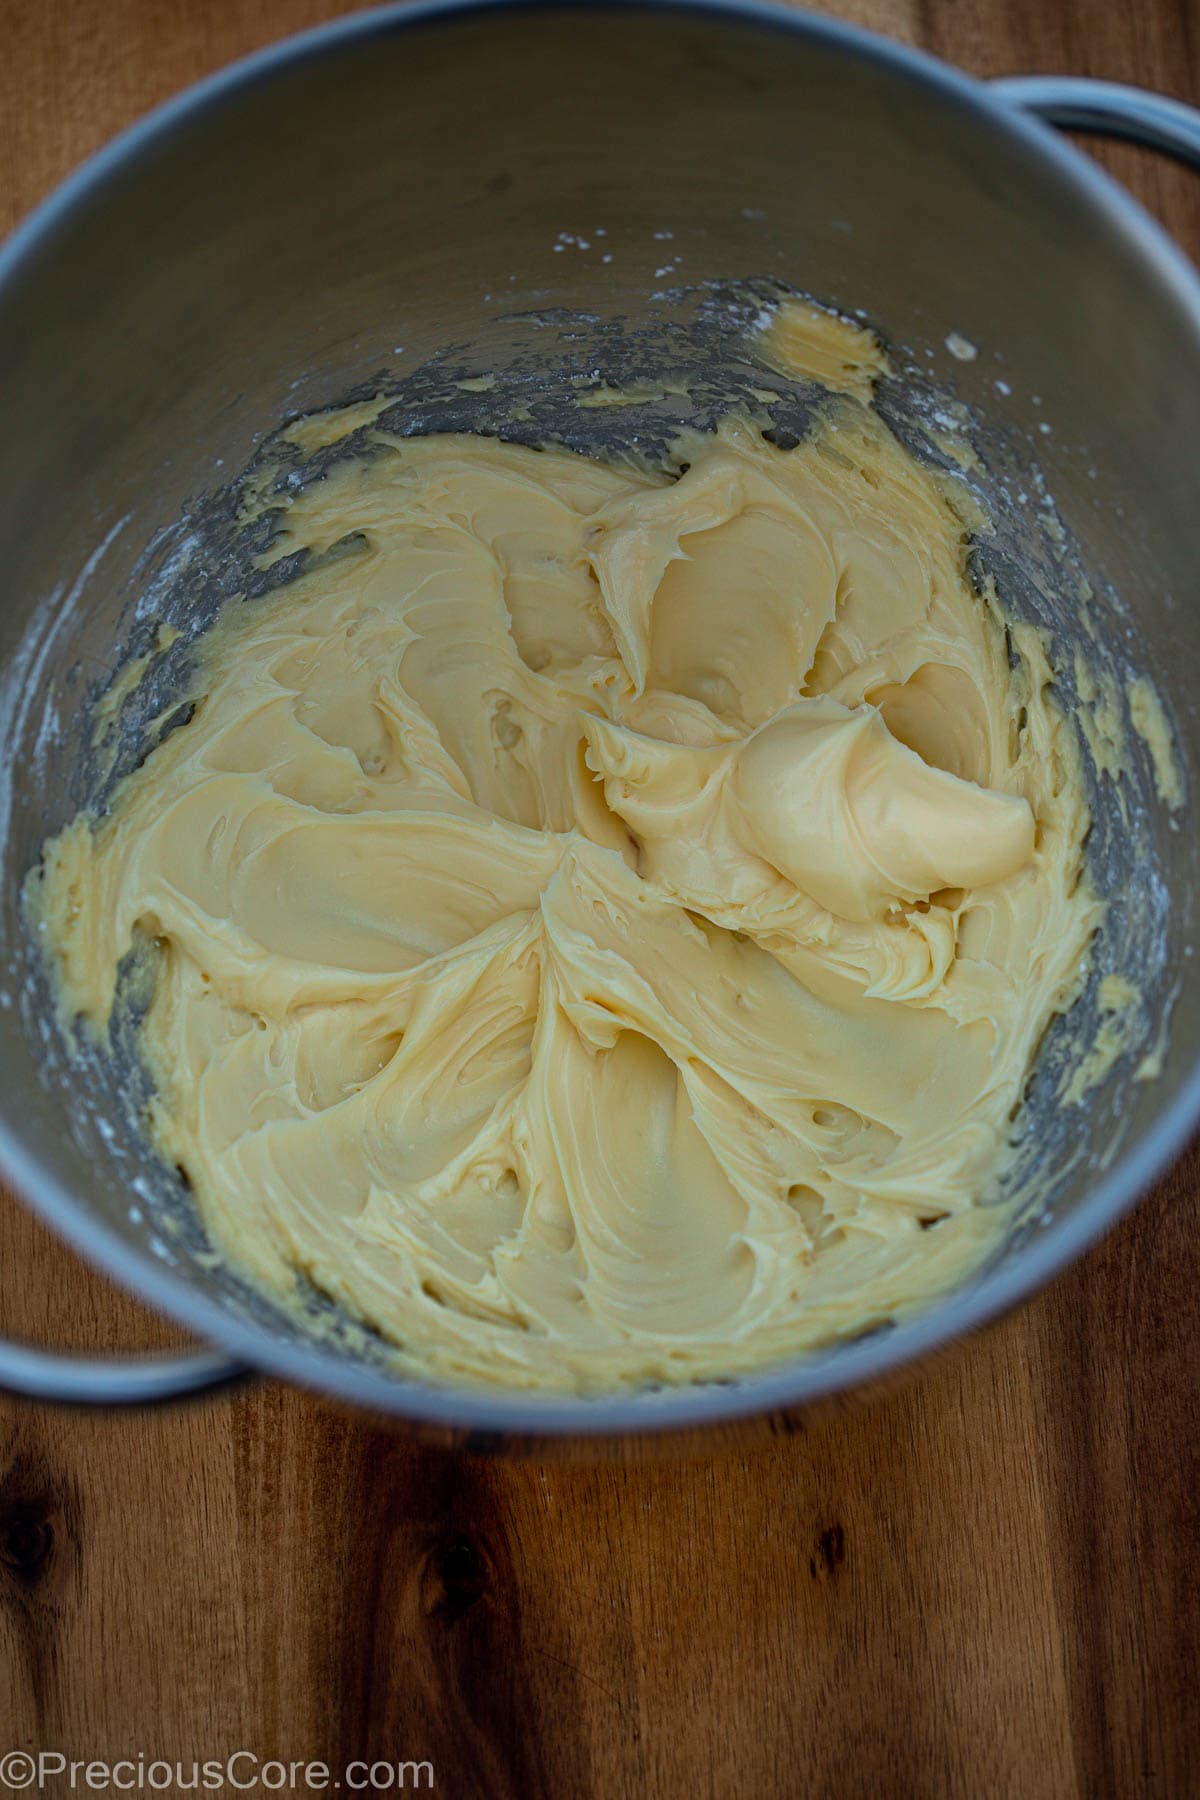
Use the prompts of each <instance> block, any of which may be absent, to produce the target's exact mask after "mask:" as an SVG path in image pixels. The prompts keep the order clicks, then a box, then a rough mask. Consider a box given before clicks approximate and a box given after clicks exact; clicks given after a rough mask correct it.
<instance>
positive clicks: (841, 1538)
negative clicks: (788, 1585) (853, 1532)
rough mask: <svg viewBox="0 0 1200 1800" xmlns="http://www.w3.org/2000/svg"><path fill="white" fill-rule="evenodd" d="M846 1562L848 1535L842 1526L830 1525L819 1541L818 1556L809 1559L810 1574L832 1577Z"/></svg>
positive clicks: (814, 1577) (814, 1576)
mask: <svg viewBox="0 0 1200 1800" xmlns="http://www.w3.org/2000/svg"><path fill="white" fill-rule="evenodd" d="M845 1560H846V1533H845V1531H844V1530H843V1529H842V1527H841V1526H840V1525H829V1526H827V1527H826V1529H825V1530H824V1531H823V1532H822V1533H821V1535H820V1536H819V1537H818V1539H817V1549H816V1555H815V1556H810V1557H809V1559H808V1572H809V1574H810V1575H811V1576H812V1577H813V1579H814V1580H815V1579H816V1577H817V1575H819V1574H822V1573H824V1574H826V1575H832V1574H834V1573H835V1572H836V1571H837V1570H838V1569H840V1568H841V1566H842V1564H843V1563H844V1562H845Z"/></svg>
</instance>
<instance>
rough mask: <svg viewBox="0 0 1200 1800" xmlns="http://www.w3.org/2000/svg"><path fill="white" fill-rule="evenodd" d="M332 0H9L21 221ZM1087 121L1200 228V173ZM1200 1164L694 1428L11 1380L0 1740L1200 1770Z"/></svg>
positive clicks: (1117, 24)
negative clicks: (110, 1402) (1087, 1229)
mask: <svg viewBox="0 0 1200 1800" xmlns="http://www.w3.org/2000/svg"><path fill="white" fill-rule="evenodd" d="M333 10H335V8H334V7H332V6H330V5H327V4H324V3H323V0H182V3H181V4H177V5H176V6H170V5H166V4H164V3H163V0H4V3H3V4H2V5H0V43H3V45H4V48H5V52H6V58H7V60H6V61H5V62H4V65H3V69H2V72H0V94H2V101H0V132H2V134H3V135H2V138H0V155H2V157H3V175H4V179H3V183H2V193H0V204H2V206H3V208H4V222H5V224H11V223H13V222H15V220H16V219H17V218H18V217H19V216H20V215H21V213H23V212H24V211H25V209H26V208H27V207H29V206H30V205H31V204H32V203H33V202H34V201H35V200H37V199H38V198H39V197H40V195H41V194H42V193H43V192H45V190H46V189H48V188H49V187H50V186H51V185H52V184H53V183H55V182H56V181H58V180H59V178H60V177H61V176H62V175H64V174H65V173H66V172H67V170H68V169H69V168H70V167H71V166H72V165H73V164H74V163H75V162H77V161H78V160H79V159H80V158H81V157H83V156H85V155H86V154H88V153H89V152H90V151H92V150H93V149H95V148H96V146H97V145H99V144H100V143H102V142H103V141H104V140H105V139H106V138H107V137H108V136H109V135H110V134H111V133H112V132H114V131H116V130H117V129H118V128H119V127H121V126H123V125H125V124H126V123H127V122H128V121H129V120H131V119H132V118H134V117H135V116H136V115H137V114H139V113H141V112H143V111H144V110H145V109H146V108H147V107H148V106H150V105H151V104H152V103H154V102H156V101H158V100H161V99H162V98H164V97H165V96H166V95H168V94H170V93H172V92H173V91H174V90H176V89H177V88H180V87H182V86H183V85H185V84H186V83H187V82H189V81H191V80H193V79H194V78H195V77H197V76H199V75H201V74H203V73H205V72H206V71H207V70H209V69H211V68H214V67H216V66H217V65H219V64H221V63H224V62H226V61H228V60H229V59H230V58H232V57H234V56H237V55H240V54H242V53H243V52H245V51H247V50H249V49H251V48H252V47H254V46H255V45H257V44H259V43H261V42H264V41H265V40H267V39H268V38H271V37H275V36H279V35H282V34H283V33H285V32H288V31H292V30H295V29H297V28H300V27H302V26H306V25H309V24H312V23H314V22H315V21H316V20H318V19H319V18H321V17H324V16H325V15H326V14H327V13H329V12H331V11H333ZM839 10H843V11H845V12H846V14H847V15H848V16H851V17H853V18H855V19H856V20H857V21H858V22H860V23H863V24H867V25H871V26H874V27H876V28H879V29H882V30H886V31H890V32H892V33H893V34H894V35H896V36H898V37H902V38H905V39H907V40H909V41H911V42H917V43H922V44H924V45H926V46H927V47H928V48H930V49H932V50H934V51H936V52H938V53H939V54H941V55H943V56H945V57H948V58H950V59H953V60H956V61H958V62H960V63H963V64H965V65H966V66H968V67H969V68H972V69H974V70H977V71H980V72H983V73H997V72H1001V71H1009V70H1030V69H1034V70H1058V69H1070V70H1075V71H1080V72H1085V73H1089V74H1093V75H1104V76H1110V77H1118V78H1123V79H1127V80H1134V81H1141V82H1143V83H1146V84H1148V85H1150V86H1153V87H1158V88H1162V89H1166V90H1169V91H1172V92H1175V93H1178V94H1181V95H1183V96H1184V97H1189V96H1190V97H1192V98H1194V97H1195V96H1196V95H1197V93H1198V92H1200V19H1198V16H1197V13H1196V11H1195V5H1194V0H1143V4H1141V5H1140V6H1137V7H1134V6H1118V5H1116V4H1115V0H1045V4H1041V5H1039V4H1030V3H1028V0H994V4H990V5H989V4H988V3H987V0H847V3H846V4H845V5H844V6H843V7H841V8H839ZM1101 155H1102V160H1104V161H1105V162H1106V163H1107V164H1108V165H1109V167H1110V168H1112V169H1113V170H1114V171H1115V172H1116V173H1118V174H1119V175H1120V177H1121V178H1122V179H1124V180H1127V181H1128V183H1129V184H1130V185H1131V186H1132V187H1133V188H1134V189H1135V190H1136V192H1137V193H1138V194H1139V195H1140V196H1141V197H1142V199H1143V200H1145V201H1146V202H1147V203H1148V204H1149V206H1150V207H1151V208H1152V209H1153V210H1154V211H1156V212H1157V213H1158V214H1159V215H1160V216H1161V217H1162V218H1163V219H1164V220H1165V221H1166V222H1167V224H1168V225H1169V226H1170V227H1171V228H1172V229H1173V230H1174V231H1175V232H1176V234H1177V235H1178V236H1179V237H1180V239H1181V240H1182V241H1183V242H1184V243H1185V244H1187V245H1188V247H1189V248H1190V249H1191V251H1192V253H1193V254H1194V255H1196V254H1200V182H1196V181H1195V179H1194V178H1190V177H1188V176H1187V175H1186V174H1185V173H1184V172H1183V171H1181V170H1178V169H1175V168H1172V167H1170V166H1168V165H1166V164H1165V163H1162V162H1159V161H1156V160H1153V159H1151V158H1149V157H1146V156H1143V155H1141V154H1139V153H1137V152H1135V151H1132V150H1115V149H1114V150H1105V151H1103V152H1102V153H1101ZM1198 1196H1200V1154H1198V1153H1197V1152H1196V1151H1193V1153H1192V1155H1191V1156H1190V1158H1188V1159H1186V1160H1185V1161H1184V1163H1183V1164H1182V1165H1181V1166H1180V1167H1178V1168H1177V1169H1176V1170H1175V1172H1174V1174H1173V1175H1172V1176H1171V1177H1170V1178H1169V1179H1168V1180H1167V1181H1165V1182H1164V1183H1163V1184H1162V1186H1161V1187H1160V1188H1159V1189H1158V1190H1157V1192H1155V1193H1154V1194H1153V1195H1152V1196H1151V1197H1150V1198H1149V1199H1148V1200H1146V1202H1145V1203H1144V1204H1143V1205H1142V1207H1141V1209H1140V1210H1139V1211H1138V1212H1137V1214H1136V1216H1135V1217H1133V1218H1131V1219H1129V1220H1128V1221H1127V1222H1126V1223H1125V1224H1124V1225H1123V1226H1121V1227H1120V1228H1119V1229H1118V1230H1116V1231H1115V1232H1114V1233H1113V1234H1112V1235H1111V1237H1109V1239H1108V1240H1107V1241H1106V1242H1105V1243H1103V1244H1101V1245H1100V1247H1099V1248H1098V1249H1096V1250H1095V1251H1094V1252H1093V1253H1092V1254H1091V1255H1090V1256H1089V1257H1088V1258H1087V1259H1086V1260H1085V1261H1084V1262H1083V1263H1082V1264H1081V1265H1080V1266H1079V1267H1077V1268H1076V1269H1074V1270H1073V1271H1071V1272H1070V1273H1069V1274H1068V1275H1066V1276H1064V1277H1063V1278H1062V1279H1061V1280H1059V1281H1058V1282H1057V1283H1056V1284H1055V1285H1054V1286H1053V1287H1052V1288H1051V1289H1050V1291H1049V1292H1048V1293H1046V1294H1044V1295H1042V1297H1041V1298H1040V1299H1038V1300H1037V1301H1035V1302H1034V1303H1033V1304H1031V1305H1029V1306H1027V1307H1026V1308H1025V1309H1024V1310H1023V1311H1022V1312H1021V1313H1020V1314H1018V1315H1017V1316H1015V1317H1013V1318H1010V1319H1009V1320H1008V1321H1007V1322H1005V1323H1004V1324H1002V1325H1000V1326H999V1327H997V1328H995V1329H993V1330H991V1331H990V1332H988V1333H987V1334H985V1335H984V1336H982V1337H980V1338H978V1339H976V1340H974V1341H973V1342H971V1343H969V1344H967V1345H965V1346H962V1347H960V1348H958V1349H957V1350H955V1351H954V1352H953V1353H949V1354H947V1355H946V1356H944V1357H943V1358H942V1359H941V1360H940V1361H938V1362H936V1363H935V1364H933V1365H932V1366H927V1367H926V1368H925V1369H924V1370H923V1371H921V1372H920V1373H919V1374H917V1375H916V1376H915V1377H913V1378H912V1379H910V1380H909V1381H907V1382H906V1383H905V1384H904V1385H903V1386H902V1387H901V1388H900V1389H899V1390H898V1391H894V1392H892V1393H890V1394H889V1395H888V1396H886V1397H876V1398H874V1399H872V1400H870V1401H868V1402H867V1403H865V1404H862V1405H860V1406H859V1407H857V1408H855V1409H853V1410H851V1411H849V1412H847V1413H845V1414H842V1415H835V1416H831V1417H828V1418H826V1419H824V1420H823V1421H822V1422H821V1423H819V1424H816V1425H813V1426H811V1427H810V1428H808V1429H807V1430H804V1431H798V1432H796V1433H793V1434H790V1435H785V1436H780V1437H777V1438H775V1439H773V1440H768V1441H766V1442H763V1443H758V1442H754V1443H751V1444H748V1445H746V1446H745V1447H743V1448H742V1449H740V1450H734V1451H725V1452H724V1453H722V1454H720V1455H714V1456H710V1457H708V1458H706V1459H704V1460H679V1459H678V1458H675V1459H670V1460H660V1461H654V1462H650V1463H648V1464H644V1465H641V1466H623V1465H616V1464H600V1465H594V1466H591V1467H575V1466H565V1465H562V1464H560V1463H554V1464H550V1465H547V1466H537V1465H534V1464H532V1463H506V1462H498V1461H484V1460H469V1459H465V1458H462V1457H454V1456H451V1455H449V1454H447V1453H445V1452H442V1451H436V1450H431V1449H428V1448H421V1447H416V1446H414V1445H413V1444H412V1443H411V1442H409V1441H407V1440H406V1439H405V1438H404V1437H401V1436H398V1435H392V1434H390V1433H388V1432H386V1431H382V1430H379V1429H375V1428H373V1427H372V1425H370V1424H369V1423H364V1422H362V1421H360V1420H356V1419H354V1418H352V1417H348V1416H346V1415H344V1414H342V1413H340V1412H338V1411H337V1410H335V1409H334V1408H333V1407H331V1406H327V1405H324V1404H321V1403H319V1402H317V1401H314V1400H311V1399H307V1398H303V1397H301V1396H300V1395H299V1394H297V1393H293V1392H289V1391H287V1390H285V1389H282V1388H280V1387H277V1386H274V1385H272V1384H269V1383H262V1384H260V1385H259V1386H256V1387H251V1388H248V1389H246V1390H245V1391H242V1392H239V1393H238V1394H237V1395H236V1396H235V1397H232V1398H231V1397H225V1398H219V1399H215V1400H212V1401H209V1402H205V1403H202V1404H197V1405H193V1406H189V1407H184V1408H180V1409H178V1410H172V1411H163V1412H155V1413H142V1414H138V1415H133V1416H114V1415H108V1416H104V1417H98V1418H93V1417H87V1416H83V1415H80V1414H75V1413H63V1412H55V1411H50V1410H47V1409H44V1408H41V1407H29V1406H24V1405H20V1404H4V1403H0V1649H2V1654H3V1661H2V1666H0V1752H2V1751H3V1750H4V1749H6V1748H9V1747H25V1748H36V1747H39V1746H41V1747H44V1748H47V1749H58V1750H61V1751H63V1752H64V1753H66V1754H67V1755H69V1756H72V1757H76V1758H86V1757H89V1756H90V1757H101V1758H106V1759H108V1760H110V1761H111V1760H113V1759H115V1758H117V1757H118V1756H121V1755H133V1756H136V1755H137V1753H138V1752H139V1751H140V1752H143V1753H144V1755H145V1756H146V1758H147V1759H149V1758H151V1757H154V1756H160V1757H164V1758H166V1759H167V1760H168V1761H175V1760H178V1759H185V1760H190V1759H191V1758H193V1757H196V1758H200V1759H203V1758H205V1757H215V1758H223V1757H224V1756H226V1755H227V1754H228V1753H230V1752H232V1751H234V1750H239V1749H243V1750H246V1751H248V1752H251V1753H253V1754H254V1755H256V1756H258V1757H261V1758H263V1759H265V1758H268V1757H275V1756H278V1757H282V1758H284V1759H305V1760H310V1759H321V1760H323V1761H325V1762H326V1763H328V1764H329V1765H330V1767H331V1769H332V1770H333V1771H334V1773H335V1774H340V1773H341V1771H342V1767H343V1765H344V1764H346V1763H348V1762H350V1761H351V1760H352V1759H357V1758H364V1759H367V1760H368V1761H370V1760H372V1759H375V1758H382V1759H385V1760H391V1761H396V1760H398V1759H414V1760H419V1759H429V1760H430V1761H431V1762H432V1763H433V1765H434V1770H435V1773H436V1781H437V1791H439V1792H444V1793H449V1794H452V1795H454V1796H455V1797H456V1800H458V1797H459V1796H469V1795H476V1794H478V1795H486V1796H507V1795H511V1796H515V1797H519V1800H532V1797H535V1796H540V1795H547V1796H554V1797H555V1800H558V1797H560V1796H571V1795H577V1794H578V1795H593V1794H594V1795H603V1796H610V1795H611V1796H621V1795H651V1796H660V1795H661V1796H675V1795H687V1796H702V1795H709V1794H711V1795H717V1796H722V1797H723V1796H730V1795H734V1794H738V1793H746V1794H756V1795H776V1794H786V1795H792V1794H796V1795H829V1796H831V1797H836V1800H844V1797H849V1796H855V1795H864V1796H867V1795H870V1796H887V1795H892V1794H903V1795H931V1796H932V1795H937V1796H941V1795H964V1796H972V1797H973V1800H974V1797H979V1796H988V1795H1013V1796H1018V1797H1020V1800H1032V1797H1036V1796H1041V1795H1068V1794H1079V1795H1085V1796H1088V1797H1091V1796H1096V1795H1132V1794H1147V1795H1154V1796H1163V1795H1185V1794H1198V1793H1200V1698H1198V1697H1197V1693H1196V1682H1197V1679H1198V1674H1200V1595H1198V1594H1197V1571H1198V1568H1200V1559H1198V1550H1200V1544H1198V1537H1200V1455H1198V1451H1197V1444H1198V1442H1200V1417H1198V1410H1200V1409H1198V1404H1197V1378H1198V1376H1200V1353H1198V1352H1197V1347H1196V1341H1195V1322H1196V1305H1195V1296H1196V1293H1197V1289H1198V1288H1200V1205H1198V1203H1197V1202H1198ZM0 1269H2V1271H3V1274H2V1286H3V1322H4V1326H5V1328H6V1329H8V1330H10V1331H15V1332H23V1333H28V1334H29V1335H30V1336H35V1337H41V1338H43V1339H45V1340H47V1341H56V1342H60V1343H61V1342H71V1343H75V1344H79V1345H94V1346H97V1347H101V1346H126V1347H132V1346H135V1345H137V1346H142V1345H151V1344H162V1343H169V1342H172V1341H174V1338H173V1334H172V1332H171V1331H170V1329H169V1328H167V1327H165V1326H163V1325H161V1324H160V1323H158V1322H157V1321H155V1320H153V1319H150V1318H149V1317H148V1316H147V1315H146V1314H144V1313H143V1312H141V1311H140V1309H139V1308H138V1307H136V1306H135V1305H134V1304H133V1303H132V1302H131V1301H129V1300H127V1299H125V1298H124V1297H122V1296H121V1295H118V1294H117V1293H115V1292H114V1291H113V1290H112V1289H110V1288H109V1287H108V1286H107V1285H106V1284H105V1282H104V1281H102V1280H101V1279H100V1278H99V1277H97V1276H94V1275H92V1274H90V1273H89V1272H87V1271H86V1270H84V1269H83V1268H81V1267H80V1266H79V1265H78V1264H77V1263H75V1262H74V1261H73V1260H72V1259H71V1257H70V1256H69V1255H68V1254H67V1253H66V1252H65V1251H63V1250H62V1249H60V1248H59V1247H58V1246H57V1245H56V1244H55V1243H53V1242H52V1241H51V1240H50V1239H49V1238H48V1237H47V1236H46V1235H45V1234H44V1233H43V1232H42V1231H41V1230H40V1229H39V1228H38V1227H36V1226H35V1225H34V1224H33V1223H32V1222H31V1221H30V1220H29V1218H27V1217H26V1215H25V1214H24V1212H23V1211H21V1210H20V1209H18V1208H17V1207H16V1205H15V1204H14V1203H12V1202H11V1201H3V1202H2V1204H0ZM250 1767H251V1765H250V1764H249V1763H248V1762H246V1761H243V1762H242V1763H241V1764H239V1765H237V1768H238V1772H239V1776H240V1777H241V1778H245V1776H246V1773H247V1771H248V1770H249V1769H250ZM410 1779H411V1778H410ZM0 1786H2V1784H0ZM376 1786H377V1788H378V1789H379V1790H380V1791H383V1782H382V1778H381V1779H380V1781H379V1782H377V1784H376ZM48 1791H54V1792H67V1791H69V1789H68V1788H67V1786H66V1778H65V1777H63V1778H61V1779H60V1782H59V1784H58V1785H57V1786H56V1787H52V1788H51V1789H50V1790H48ZM171 1791H178V1790H171ZM230 1791H232V1790H230ZM251 1791H254V1790H253V1789H251ZM260 1791H265V1790H260ZM292 1791H304V1790H303V1789H296V1790H292Z"/></svg>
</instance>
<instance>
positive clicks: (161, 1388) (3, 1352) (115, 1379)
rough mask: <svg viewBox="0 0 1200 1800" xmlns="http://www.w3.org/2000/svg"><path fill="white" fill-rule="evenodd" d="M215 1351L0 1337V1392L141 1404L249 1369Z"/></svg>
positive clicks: (80, 1402)
mask: <svg viewBox="0 0 1200 1800" xmlns="http://www.w3.org/2000/svg"><path fill="white" fill-rule="evenodd" d="M249 1372H250V1371H249V1370H247V1369H245V1368H244V1367H243V1366H242V1364H241V1363H236V1362H234V1361H233V1360H232V1358H231V1357H228V1356H224V1355H222V1354H221V1352H220V1351H217V1350H193V1351H184V1352H183V1353H181V1354H179V1355H172V1356H126V1357H119V1356H96V1357H92V1356H75V1355H71V1354H69V1353H64V1352H62V1351H57V1350H42V1349H40V1348H38V1347H37V1346H36V1345H33V1344H14V1343H9V1342H6V1341H5V1340H3V1339H0V1392H4V1393H9V1394H19V1395H21V1397H22V1398H23V1399H26V1400H56V1401H62V1402H65V1403H66V1404H68V1405H72V1406H145V1405H147V1404H149V1403H151V1402H153V1401H157V1400H178V1399H182V1398H183V1397H184V1396H185V1395H187V1394H199V1393H203V1392H205V1391H206V1390H207V1389H209V1388H215V1387H223V1386H224V1385H225V1383H226V1382H230V1381H236V1380H237V1379H238V1378H239V1377H240V1376H243V1375H246V1374H248V1373H249Z"/></svg>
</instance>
